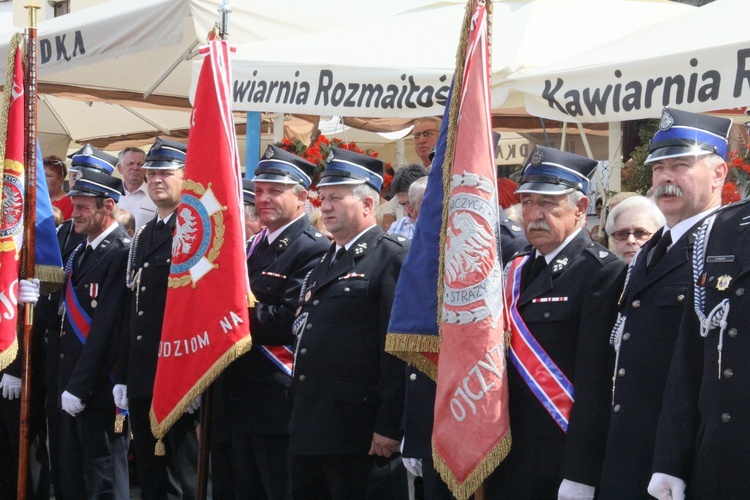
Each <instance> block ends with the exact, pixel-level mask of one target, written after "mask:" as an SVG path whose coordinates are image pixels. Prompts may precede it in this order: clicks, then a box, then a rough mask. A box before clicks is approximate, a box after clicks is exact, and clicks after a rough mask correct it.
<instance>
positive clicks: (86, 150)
mask: <svg viewBox="0 0 750 500" xmlns="http://www.w3.org/2000/svg"><path fill="white" fill-rule="evenodd" d="M81 154H82V155H83V156H91V155H93V154H94V150H93V149H91V144H86V145H85V146H84V147H83V149H82V150H81Z"/></svg>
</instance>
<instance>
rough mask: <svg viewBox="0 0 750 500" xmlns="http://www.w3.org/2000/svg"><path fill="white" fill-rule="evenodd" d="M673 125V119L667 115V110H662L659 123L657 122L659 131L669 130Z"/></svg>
mask: <svg viewBox="0 0 750 500" xmlns="http://www.w3.org/2000/svg"><path fill="white" fill-rule="evenodd" d="M672 125H674V118H672V115H670V114H669V110H668V109H666V108H665V109H664V111H662V113H661V121H660V122H659V130H669V129H670V128H672Z"/></svg>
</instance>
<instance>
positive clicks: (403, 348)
mask: <svg viewBox="0 0 750 500" xmlns="http://www.w3.org/2000/svg"><path fill="white" fill-rule="evenodd" d="M385 350H386V352H389V353H391V354H393V355H394V356H396V357H397V358H399V359H401V360H403V361H405V362H407V363H410V364H412V365H414V366H415V367H417V368H418V369H419V371H421V372H423V373H425V374H426V375H427V376H429V377H430V378H431V379H432V380H434V381H437V366H436V365H435V363H433V362H432V360H431V359H429V358H427V357H425V356H424V354H422V353H425V352H434V353H437V352H438V351H439V350H440V337H438V336H437V335H418V334H404V333H398V332H390V333H388V335H387V336H386V337H385Z"/></svg>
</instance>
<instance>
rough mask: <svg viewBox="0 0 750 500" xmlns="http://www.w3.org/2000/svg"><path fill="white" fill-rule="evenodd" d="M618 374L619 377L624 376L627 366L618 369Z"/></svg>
mask: <svg viewBox="0 0 750 500" xmlns="http://www.w3.org/2000/svg"><path fill="white" fill-rule="evenodd" d="M617 375H618V376H619V377H624V376H625V368H620V369H619V370H617Z"/></svg>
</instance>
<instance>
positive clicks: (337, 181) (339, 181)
mask: <svg viewBox="0 0 750 500" xmlns="http://www.w3.org/2000/svg"><path fill="white" fill-rule="evenodd" d="M366 182H367V181H365V180H364V179H353V178H351V177H338V176H335V175H329V176H327V177H323V178H322V179H320V182H318V187H320V186H343V185H349V186H357V185H359V184H365V183H366Z"/></svg>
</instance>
